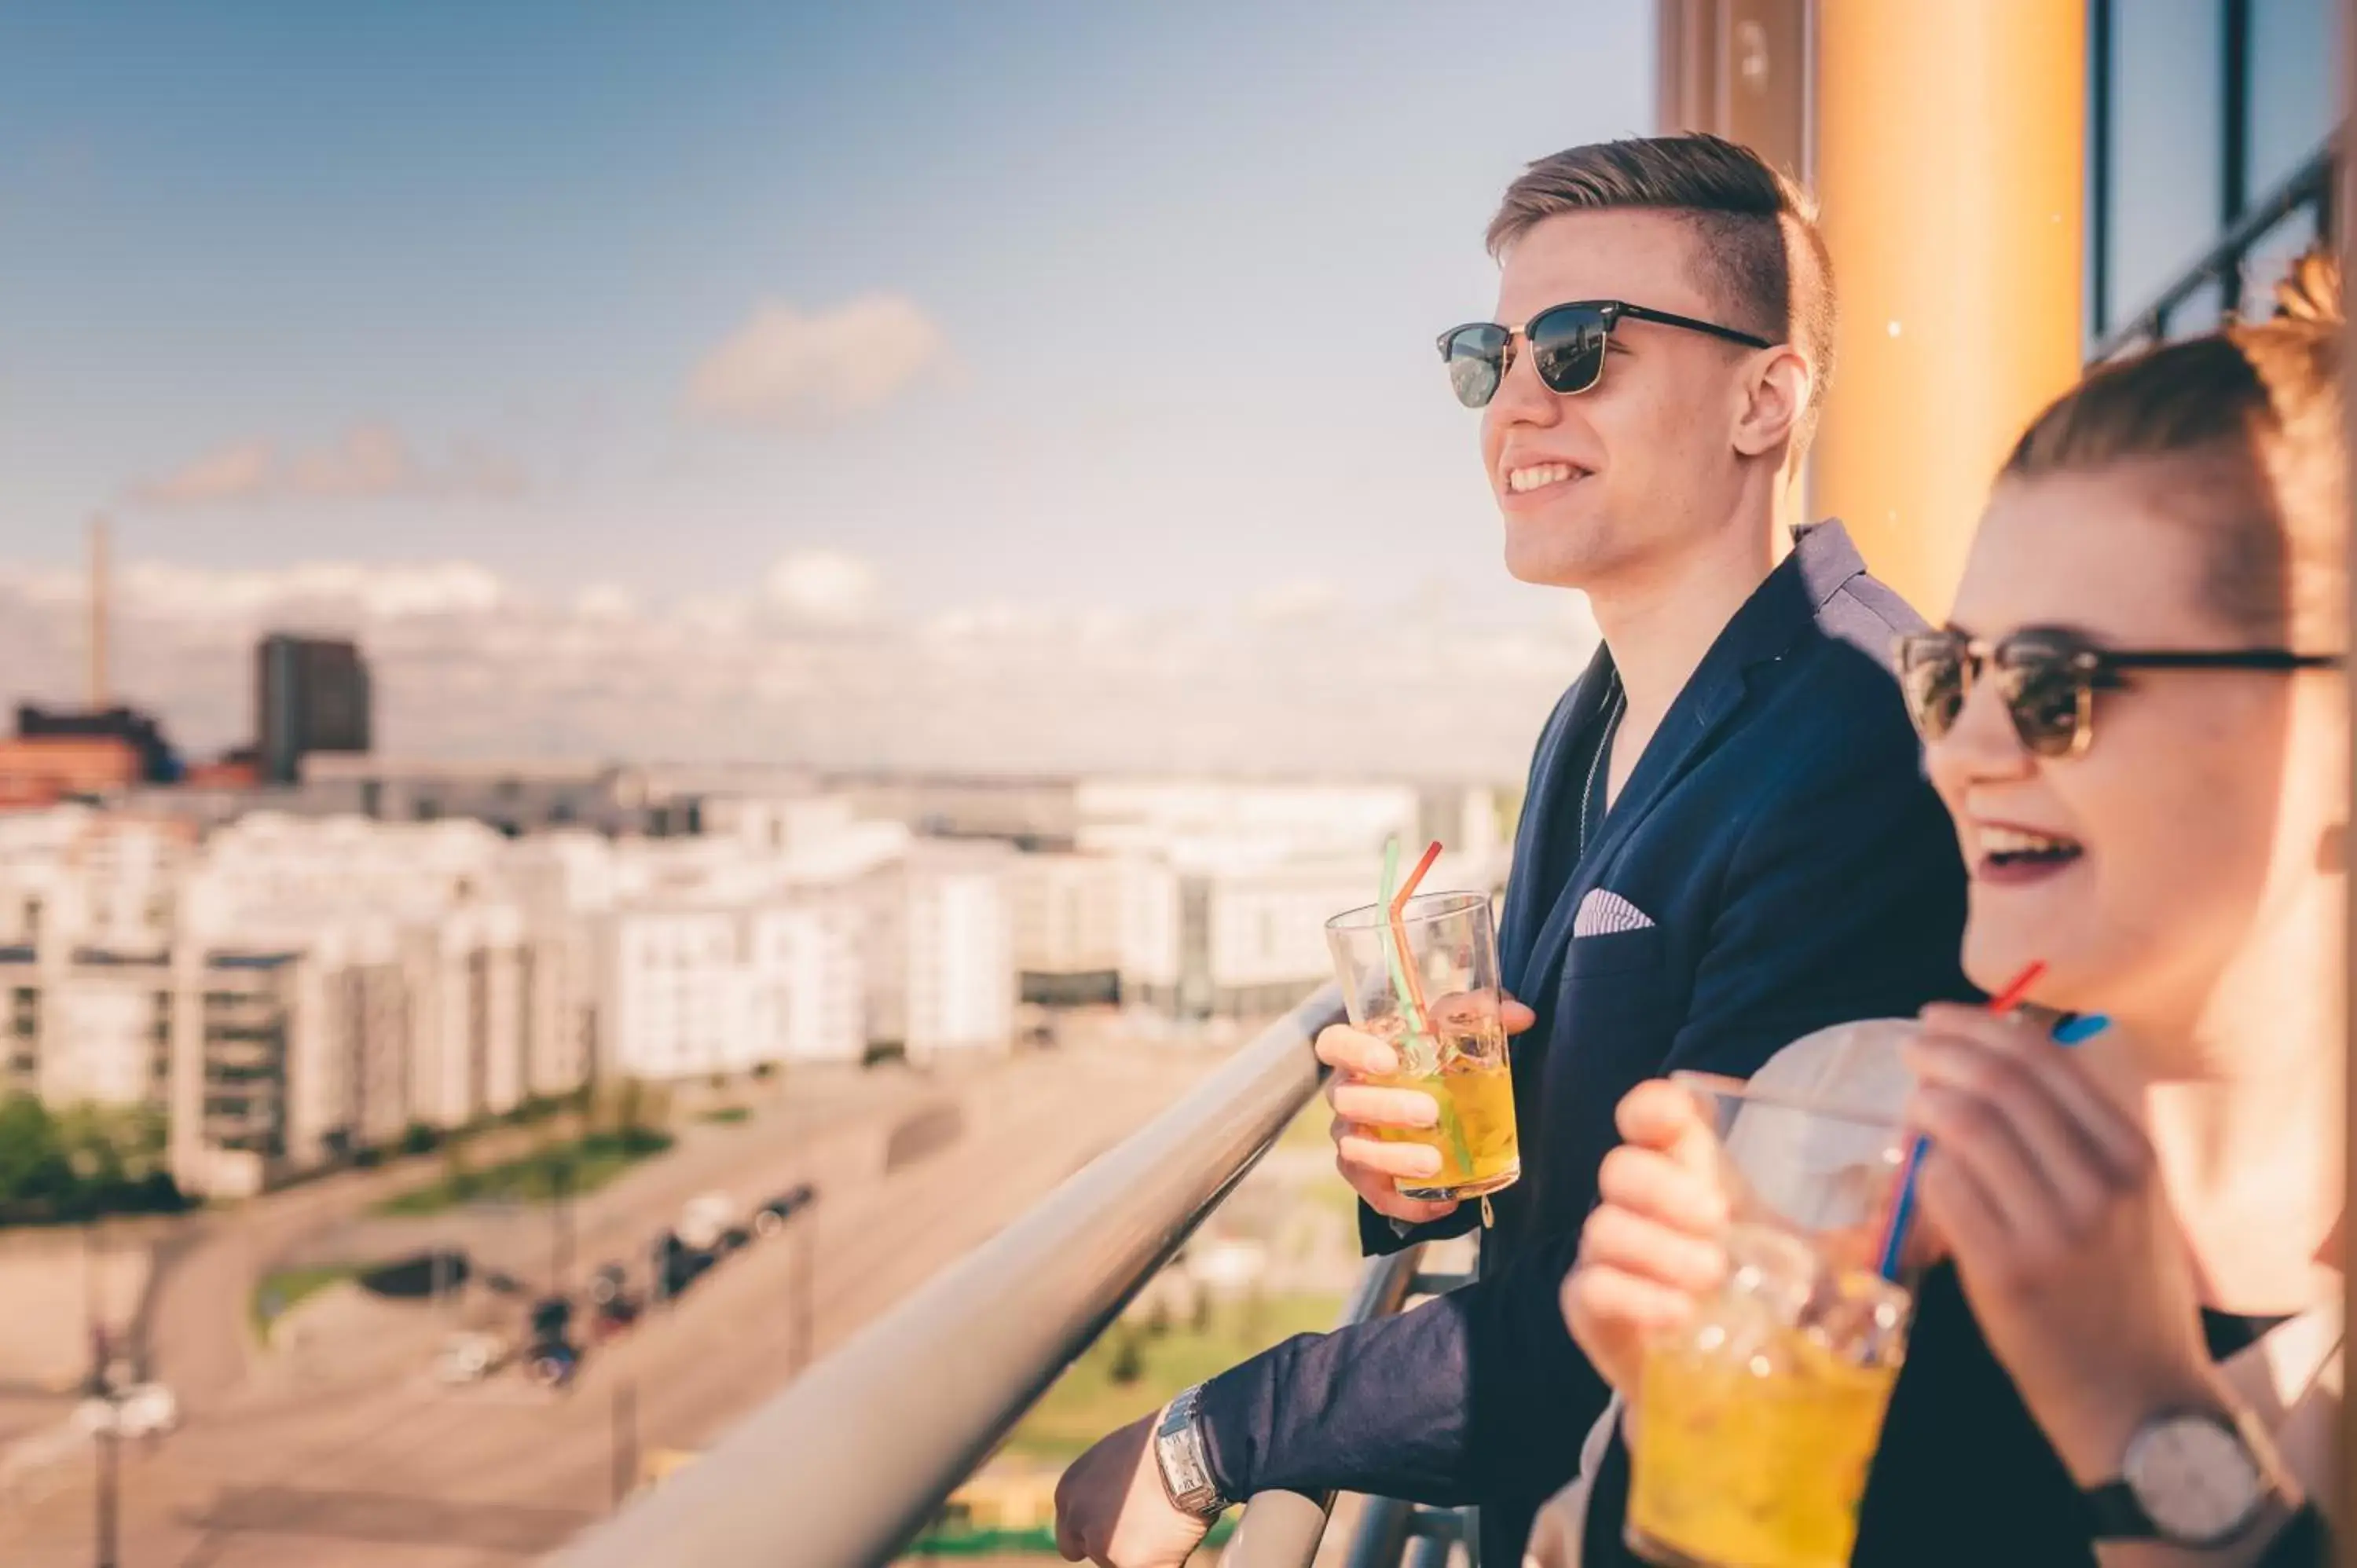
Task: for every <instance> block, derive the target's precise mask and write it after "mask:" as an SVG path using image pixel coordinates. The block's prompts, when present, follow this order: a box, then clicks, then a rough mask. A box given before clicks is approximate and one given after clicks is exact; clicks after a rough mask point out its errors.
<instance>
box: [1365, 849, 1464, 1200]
mask: <svg viewBox="0 0 2357 1568" xmlns="http://www.w3.org/2000/svg"><path fill="white" fill-rule="evenodd" d="M1398 886H1399V835H1397V834H1396V833H1394V835H1392V836H1391V837H1390V838H1387V839H1385V840H1384V841H1383V908H1382V910H1381V915H1382V916H1383V921H1382V936H1383V962H1384V966H1385V967H1386V968H1387V969H1389V970H1390V971H1391V977H1392V991H1393V993H1394V994H1396V995H1397V996H1398V997H1399V1005H1400V1016H1401V1017H1403V1018H1405V1019H1406V1020H1407V1038H1408V1043H1409V1044H1410V1045H1419V1044H1421V1043H1423V1041H1424V1039H1425V1017H1424V1012H1423V1009H1421V1008H1419V1007H1418V1006H1416V1004H1415V991H1414V990H1413V989H1412V988H1411V987H1410V986H1409V985H1408V983H1407V955H1406V954H1405V953H1404V952H1402V951H1400V948H1399V943H1398V941H1397V940H1395V938H1394V935H1393V930H1392V923H1391V920H1390V918H1389V917H1390V914H1391V908H1392V895H1393V893H1394V891H1396V890H1397V888H1398ZM1432 1064H1433V1076H1435V1077H1436V1078H1437V1077H1438V1076H1439V1071H1440V1041H1439V1039H1438V1038H1437V1037H1435V1038H1434V1039H1433V1041H1432ZM1432 1102H1433V1104H1434V1105H1436V1106H1437V1107H1438V1108H1439V1111H1440V1131H1441V1133H1442V1135H1443V1136H1445V1137H1447V1138H1448V1148H1449V1152H1450V1153H1451V1154H1454V1155H1456V1156H1457V1163H1458V1165H1462V1166H1463V1167H1464V1168H1465V1176H1466V1179H1467V1180H1471V1179H1472V1176H1473V1146H1472V1144H1469V1143H1468V1142H1467V1141H1466V1137H1465V1124H1464V1123H1463V1122H1459V1121H1458V1119H1457V1106H1456V1104H1455V1102H1454V1101H1451V1100H1450V1099H1449V1096H1448V1090H1445V1089H1444V1090H1440V1091H1439V1092H1438V1093H1437V1094H1435V1095H1434V1096H1433V1097H1432Z"/></svg>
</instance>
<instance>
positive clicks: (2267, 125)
mask: <svg viewBox="0 0 2357 1568" xmlns="http://www.w3.org/2000/svg"><path fill="white" fill-rule="evenodd" d="M2332 11H2333V7H2332V6H2330V5H2327V4H2326V3H2325V0H2251V57H2250V58H2251V142H2250V148H2251V169H2250V180H2249V183H2248V184H2247V185H2246V186H2245V187H2244V189H2245V191H2246V192H2247V194H2248V195H2249V196H2250V198H2251V199H2253V200H2256V199H2258V198H2259V197H2261V196H2264V195H2266V193H2267V192H2268V191H2269V190H2272V189H2274V188H2275V187H2276V185H2277V184H2278V183H2280V182H2281V181H2282V180H2283V178H2284V177H2285V176H2287V175H2288V174H2290V173H2291V171H2292V170H2293V169H2295V168H2298V166H2299V165H2300V163H2301V161H2302V160H2303V159H2305V158H2306V157H2307V156H2309V154H2310V153H2312V152H2314V151H2315V150H2316V149H2317V146H2318V145H2319V143H2321V142H2322V141H2323V140H2324V137H2325V133H2326V132H2328V131H2330V130H2331V128H2332V62H2333V60H2334V59H2337V58H2339V57H2338V54H2337V52H2336V50H2335V48H2334V39H2333V31H2334V28H2333V22H2332Z"/></svg>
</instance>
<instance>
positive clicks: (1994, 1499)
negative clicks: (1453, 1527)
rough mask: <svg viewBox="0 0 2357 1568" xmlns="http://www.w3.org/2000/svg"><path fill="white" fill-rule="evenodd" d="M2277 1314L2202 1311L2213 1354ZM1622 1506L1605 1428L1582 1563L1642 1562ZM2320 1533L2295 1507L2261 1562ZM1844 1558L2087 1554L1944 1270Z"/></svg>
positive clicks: (1915, 1334) (2074, 1560)
mask: <svg viewBox="0 0 2357 1568" xmlns="http://www.w3.org/2000/svg"><path fill="white" fill-rule="evenodd" d="M2283 1321H2284V1319H2282V1318H2280V1317H2237V1316H2231V1315H2229V1314H2225V1313H2212V1312H2204V1313H2203V1314H2202V1326H2203V1328H2204V1329H2205V1331H2206V1333H2207V1336H2208V1338H2209V1342H2210V1354H2211V1356H2212V1359H2220V1360H2222V1359H2225V1358H2226V1357H2228V1356H2231V1355H2233V1354H2234V1353H2235V1352H2236V1351H2238V1350H2241V1349H2242V1348H2244V1347H2245V1346H2247V1345H2249V1344H2251V1343H2252V1342H2253V1341H2254V1340H2255V1339H2257V1338H2258V1337H2259V1336H2261V1335H2262V1334H2265V1333H2266V1331H2267V1330H2268V1329H2270V1328H2272V1327H2274V1326H2276V1324H2278V1323H2281V1322H2283ZM1628 1501H1629V1452H1628V1449H1627V1448H1626V1447H1625V1446H1624V1445H1623V1444H1622V1443H1621V1441H1620V1437H1619V1435H1618V1434H1615V1435H1614V1437H1613V1440H1612V1444H1611V1446H1610V1448H1609V1451H1608V1452H1607V1453H1606V1455H1605V1456H1604V1460H1603V1463H1602V1464H1601V1465H1600V1466H1598V1470H1597V1477H1596V1486H1595V1489H1594V1491H1593V1492H1592V1493H1591V1495H1590V1498H1589V1502H1588V1509H1587V1534H1586V1538H1585V1540H1584V1541H1583V1544H1582V1563H1583V1568H1641V1564H1640V1563H1639V1560H1638V1559H1637V1557H1636V1556H1635V1555H1634V1554H1632V1553H1631V1552H1630V1551H1629V1549H1628V1548H1627V1547H1626V1546H1624V1545H1622V1544H1621V1541H1620V1530H1621V1522H1622V1519H1623V1517H1624V1513H1625V1510H1626V1509H1627V1506H1628ZM2323 1539H2324V1537H2323V1531H2322V1530H2321V1528H2320V1526H2319V1524H2318V1522H2317V1520H2316V1519H2315V1516H2314V1510H2313V1509H2307V1510H2303V1518H2302V1519H2301V1520H2298V1521H2297V1522H2296V1523H2295V1524H2294V1525H2293V1527H2292V1528H2290V1529H2287V1530H2285V1531H2284V1532H2283V1534H2282V1535H2280V1536H2278V1537H2277V1538H2276V1542H2275V1545H2274V1547H2273V1548H2272V1549H2271V1550H2270V1551H2269V1552H2268V1553H2267V1555H2266V1559H2265V1561H2264V1563H2263V1564H2262V1568H2293V1565H2295V1564H2297V1565H2298V1568H2314V1565H2315V1564H2316V1563H2318V1562H2319V1552H2321V1550H2322V1542H2323ZM1850 1561H1851V1563H1852V1565H1853V1568H1944V1565H1947V1564H1953V1565H1954V1568H1992V1565H1995V1564H2003V1565H2004V1568H2048V1565H2050V1564H2051V1565H2052V1568H2091V1565H2092V1564H2093V1563H2094V1562H2095V1552H2094V1547H2093V1544H2092V1541H2091V1540H2090V1536H2089V1524H2088V1520H2087V1516H2086V1509H2085V1506H2084V1505H2083V1503H2082V1501H2081V1499H2080V1496H2079V1487H2078V1484H2077V1483H2076V1482H2074V1481H2072V1478H2071V1473H2070V1472H2069V1471H2068V1470H2066V1469H2064V1468H2063V1466H2062V1461H2061V1459H2060V1458H2059V1457H2057V1456H2056V1455H2055V1453H2054V1450H2053V1449H2052V1447H2050V1445H2049V1444H2047V1441H2046V1434H2044V1433H2043V1432H2041V1431H2040V1430H2039V1427H2038V1423H2036V1422H2035V1421H2033V1420H2031V1419H2030V1415H2029V1410H2028V1409H2027V1408H2025V1407H2024V1406H2023V1404H2022V1402H2021V1396H2020V1395H2019V1394H2018V1393H2016V1392H2015V1391H2014V1387H2013V1380H2012V1378H2011V1377H2009V1376H2008V1375H2007V1372H2006V1369H2005V1368H2004V1366H2003V1365H2002V1364H2001V1363H1999V1362H1998V1360H1997V1359H1996V1356H1995V1355H1994V1354H1992V1353H1991V1351H1990V1350H1989V1348H1988V1344H1987V1342H1986V1340H1984V1339H1983V1338H1982V1337H1981V1331H1980V1326H1979V1325H1978V1324H1977V1323H1975V1321H1974V1320H1973V1315H1972V1309H1971V1308H1970V1307H1969V1306H1968V1305H1965V1302H1964V1289H1963V1287H1962V1286H1961V1285H1960V1284H1959V1283H1957V1280H1956V1272H1955V1270H1954V1268H1953V1266H1952V1265H1949V1264H1945V1263H1943V1264H1941V1265H1940V1266H1939V1267H1937V1268H1934V1269H1932V1270H1931V1271H1930V1272H1929V1273H1926V1274H1925V1276H1924V1278H1923V1282H1922V1284H1921V1288H1919V1289H1918V1291H1917V1292H1916V1306H1915V1323H1914V1326H1913V1328H1912V1330H1911V1331H1910V1334H1909V1336H1908V1347H1907V1364H1906V1366H1905V1367H1903V1368H1902V1369H1900V1374H1899V1382H1898V1386H1897V1387H1896V1388H1895V1389H1893V1390H1892V1391H1891V1396H1890V1412H1889V1416H1888V1417H1887V1418H1886V1419H1885V1421H1884V1423H1883V1429H1882V1444H1881V1446H1880V1447H1879V1448H1878V1450H1877V1451H1876V1453H1875V1456H1874V1467H1873V1469H1872V1470H1871V1471H1869V1472H1868V1473H1867V1483H1866V1499H1865V1502H1864V1504H1863V1505H1862V1506H1861V1508H1860V1509H1859V1513H1858V1527H1857V1552H1856V1553H1855V1554H1854V1555H1853V1556H1852V1557H1851V1559H1850Z"/></svg>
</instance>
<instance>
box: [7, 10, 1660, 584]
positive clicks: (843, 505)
mask: <svg viewBox="0 0 2357 1568" xmlns="http://www.w3.org/2000/svg"><path fill="white" fill-rule="evenodd" d="M1651 81H1652V38H1651V8H1650V6H1649V5H1646V4H1644V3H1643V0H1574V3H1566V4H1555V5H1544V6H1533V5H1486V4H1452V5H1448V6H1437V5H1408V4H1372V5H1370V4H1344V3H1333V4H1318V5H1310V4H1286V5H1252V4H1190V5H1183V6H1179V5H1169V6H1143V5H1085V4H1026V5H1017V4H992V5H956V4H951V3H949V0H941V3H937V4H930V5H907V4H900V5H858V6H851V5H844V6H825V7H822V6H817V5H804V6H791V5H777V4H770V5H710V4H669V5H655V4H645V5H619V4H614V5H578V4H529V3H510V4H499V5H484V4H470V3H457V0H412V3H406V4H400V5H393V4H381V5H367V4H337V5H317V4H278V5H264V4H258V3H247V4H235V3H219V0H216V3H210V4H207V5H163V4H153V5H125V4H108V3H103V0H101V3H93V4H67V3H63V0H43V3H20V4H13V5H9V6H7V7H6V8H5V10H0V252H5V254H6V255H7V256H8V257H9V264H8V265H7V266H6V267H5V269H0V558H5V559H8V560H13V561H18V562H25V563H31V564H57V565H63V564H69V563H70V562H71V561H72V560H73V558H74V556H75V553H76V552H77V550H78V548H79V543H78V532H79V527H80V524H81V521H82V519H83V518H84V517H85V516H86V515H87V514H88V513H90V512H91V510H95V509H99V508H105V509H107V510H110V511H111V512H112V513H113V515H114V516H115V518H116V520H117V521H116V531H117V551H118V554H119V555H121V556H123V557H124V558H127V559H132V560H138V559H153V560H156V561H160V562H168V563H172V564H178V565H182V566H188V567H202V568H223V569H227V568H239V569H248V570H274V569H278V568H283V567H285V566H288V565H291V564H296V563H303V562H350V563H362V564H370V563H379V564H382V563H403V562H408V563H415V562H438V561H448V560H464V561H468V562H472V563H477V564H480V565H481V566H483V567H485V568H487V569H488V570H489V571H490V572H492V573H494V574H496V575H498V576H499V577H500V579H501V580H502V582H503V583H505V584H507V585H511V587H513V588H515V589H517V590H519V591H525V592H532V593H540V594H565V593H573V592H576V591H578V590H580V589H583V588H587V587H589V586H591V585H614V586H617V587H619V589H621V590H622V591H624V592H625V593H627V594H628V595H630V596H634V597H657V598H660V597H664V596H694V595H704V594H716V593H726V592H728V591H731V590H733V589H735V588H737V587H738V586H740V585H744V584H747V583H748V582H753V581H758V580H759V578H760V577H761V576H762V575H764V574H766V573H768V572H769V571H770V569H771V567H772V565H773V564H774V563H776V562H777V561H778V560H779V559H780V557H781V556H786V555H791V554H792V553H795V552H800V551H825V552H834V553H843V554H846V555H849V556H852V557H856V558H857V559H858V560H860V561H862V562H864V563H866V564H868V565H869V566H870V567H872V570H873V574H874V591H875V594H876V596H877V597H878V598H880V600H881V601H882V602H883V603H885V604H887V605H889V606H891V607H895V608H896V609H903V610H907V611H909V612H911V613H931V612H934V611H939V610H942V609H945V608H951V607H957V606H960V605H965V604H970V603H975V602H984V601H1008V602H1016V603H1024V604H1049V605H1058V606H1065V607H1097V606H1113V607H1121V608H1136V609H1145V610H1172V611H1183V610H1184V609H1186V608H1187V607H1189V606H1190V605H1193V604H1198V603H1201V602H1205V601H1206V600H1208V599H1211V598H1218V599H1222V600H1226V599H1232V598H1235V597H1238V596H1243V595H1247V594H1249V593H1250V592H1252V591H1254V588H1255V586H1256V585H1286V584H1310V583H1325V584H1340V585H1348V586H1349V589H1350V591H1351V592H1353V593H1358V592H1366V593H1371V594H1375V595H1379V596H1394V595H1408V594H1413V593H1418V592H1421V593H1425V594H1436V593H1437V594H1444V595H1446V596H1449V597H1450V598H1452V599H1453V600H1457V601H1460V602H1461V603H1463V604H1464V605H1465V606H1466V607H1467V608H1468V610H1469V612H1471V613H1479V614H1485V615H1487V614H1505V615H1510V616H1511V615H1530V616H1540V617H1545V616H1552V615H1554V614H1555V613H1557V612H1556V610H1555V606H1554V604H1553V601H1552V596H1543V595H1537V594H1535V593H1534V591H1532V590H1526V589H1519V588H1516V587H1514V586H1512V585H1510V584H1508V583H1507V582H1506V580H1505V578H1504V574H1503V571H1502V568H1501V566H1500V564H1499V560H1498V547H1497V546H1498V525H1497V522H1496V519H1495V516H1494V513H1493V511H1492V510H1491V507H1490V504H1489V501H1488V498H1487V495H1486V491H1485V489H1484V488H1483V485H1482V482H1481V478H1480V472H1479V468H1478V463H1477V460H1476V458H1475V456H1474V440H1475V435H1474V430H1473V425H1472V420H1471V417H1470V416H1469V415H1467V414H1465V413H1463V412H1462V411H1461V410H1459V409H1458V408H1457V407H1456V406H1455V405H1454V404H1453V403H1451V402H1450V400H1449V399H1448V395H1447V393H1446V391H1445V388H1444V386H1443V384H1442V381H1441V379H1440V375H1439V372H1438V369H1437V364H1436V363H1435V362H1434V360H1433V357H1432V353H1431V349H1430V346H1429V338H1430V336H1431V334H1432V333H1433V332H1434V331H1435V330H1436V329H1437V328H1440V327H1442V326H1445V325H1447V324H1448V323H1450V322H1453V321H1456V320H1460V319H1464V318H1466V317H1469V316H1473V315H1479V314H1483V313H1486V310H1487V308H1488V306H1489V304H1490V290H1491V279H1492V276H1493V274H1492V272H1491V267H1490V264H1489V263H1488V261H1487V259H1486V258H1485V257H1484V256H1483V255H1482V253H1481V249H1480V230H1481V227H1482V225H1483V223H1484V221H1485V220H1486V219H1487V217H1488V215H1489V212H1490V209H1491V206H1492V204H1493V203H1494V201H1495V199H1496V197H1497V195H1498V193H1499V191H1500V189H1501V188H1502V186H1503V185H1504V183H1505V182H1506V180H1507V179H1509V178H1510V177H1512V174H1513V172H1514V170H1515V169H1516V167H1517V166H1518V165H1519V164H1520V163H1521V162H1522V161H1523V160H1524V159H1527V158H1529V157H1531V156H1537V155H1540V154H1543V153H1545V152H1548V151H1552V150H1554V149H1555V148H1557V147H1561V146H1564V145H1570V144H1573V143H1577V142H1580V141H1585V140H1591V139H1595V138H1598V137H1602V136H1608V135H1613V134H1627V133H1636V132H1641V131H1644V130H1646V129H1649V128H1650V116H1651ZM872 298H883V299H888V300H889V301H891V302H894V306H895V308H899V309H902V310H903V311H905V312H909V313H911V314H913V317H914V318H915V319H916V320H918V321H919V322H920V323H921V324H922V326H923V328H924V329H925V330H926V331H929V332H930V333H931V334H932V336H931V338H928V339H927V342H928V343H930V345H931V347H929V348H925V349H923V351H922V352H921V353H919V354H918V355H917V356H916V357H917V358H918V359H919V360H920V361H921V363H920V364H919V365H918V367H917V368H916V369H915V370H913V371H911V372H910V373H909V376H908V377H907V378H906V381H905V384H900V385H897V386H895V387H894V388H893V389H891V391H890V392H889V394H888V395H887V396H885V397H883V398H882V399H881V400H880V401H877V400H870V401H871V402H872V403H873V404H874V405H873V406H866V407H863V408H858V409H853V410H848V411H835V412H829V411H827V410H826V409H825V408H824V407H821V406H813V404H812V399H810V398H807V397H806V398H802V399H801V400H799V401H795V400H789V402H791V406H788V407H780V408H778V409H773V410H771V411H770V413H769V414H757V415H755V416H753V417H751V418H750V419H749V420H748V418H735V419H732V418H728V417H718V416H715V415H713V414H712V413H710V412H709V411H707V412H705V413H699V412H698V410H697V408H696V407H695V406H694V403H693V400H692V399H691V397H690V393H689V388H690V385H691V382H692V379H693V378H694V375H695V373H696V371H697V368H698V367H699V366H700V365H702V364H704V363H705V361H706V360H708V359H709V358H710V357H711V356H713V355H714V354H715V353H716V352H718V351H719V350H720V349H722V347H723V346H724V345H725V344H727V343H728V342H730V341H731V340H732V338H736V337H737V336H738V335H740V334H743V333H745V332H747V331H748V328H751V326H752V325H753V324H754V323H755V322H756V321H757V319H758V313H759V312H761V311H763V310H764V309H765V308H766V309H768V310H770V311H771V312H772V313H773V315H774V316H775V317H776V318H777V319H778V320H783V321H788V322H801V323H803V324H804V325H808V324H809V323H811V322H813V321H823V320H825V319H826V318H827V317H828V315H829V313H832V312H837V311H840V310H842V309H844V308H845V306H848V305H850V304H851V303H852V302H855V301H859V300H862V299H872ZM775 346H776V345H774V344H773V345H772V347H775ZM773 401H774V400H773ZM818 402H819V403H823V402H824V397H823V395H820V396H819V397H818ZM356 432H358V433H360V434H358V435H355V433H356ZM371 454H373V455H374V456H372V457H371V456H370V455H371ZM207 465H210V467H207ZM207 474H210V476H211V479H210V482H207V481H206V480H205V478H204V476H205V475H207ZM305 475H308V476H309V477H308V478H304V477H303V476H305ZM176 478H177V479H178V481H179V482H178V484H177V485H175V483H174V481H175V480H176ZM175 490H177V491H178V492H180V493H183V494H186V493H190V492H204V493H206V494H209V495H211V496H212V497H214V498H215V499H209V500H204V501H202V502H200V503H199V502H190V501H188V500H185V499H183V500H179V501H167V500H164V499H157V497H158V496H159V494H161V493H169V492H172V491H175Z"/></svg>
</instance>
